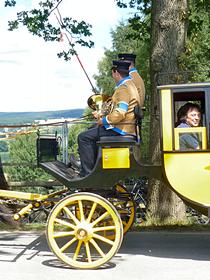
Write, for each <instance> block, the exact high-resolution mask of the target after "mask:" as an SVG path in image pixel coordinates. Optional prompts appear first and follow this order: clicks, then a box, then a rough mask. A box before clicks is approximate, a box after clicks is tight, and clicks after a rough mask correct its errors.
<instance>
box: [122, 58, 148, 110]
mask: <svg viewBox="0 0 210 280" xmlns="http://www.w3.org/2000/svg"><path fill="white" fill-rule="evenodd" d="M118 58H119V59H120V60H122V61H127V62H129V63H130V66H129V76H130V77H131V79H132V80H133V82H134V84H135V86H136V88H137V90H138V93H139V97H140V107H143V105H144V99H145V85H144V81H143V79H142V77H141V75H140V74H139V72H138V71H137V69H136V67H135V61H136V55H135V54H133V53H120V54H118Z"/></svg>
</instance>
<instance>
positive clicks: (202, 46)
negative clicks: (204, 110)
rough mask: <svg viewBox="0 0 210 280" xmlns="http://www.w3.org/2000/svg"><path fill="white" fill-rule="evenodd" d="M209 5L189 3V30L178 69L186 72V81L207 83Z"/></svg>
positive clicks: (208, 73) (204, 2)
mask: <svg viewBox="0 0 210 280" xmlns="http://www.w3.org/2000/svg"><path fill="white" fill-rule="evenodd" d="M209 8H210V3H209V2H208V1H193V0H191V1H190V13H189V28H188V37H187V42H186V47H185V52H183V54H182V55H181V56H180V58H179V63H180V68H181V69H183V70H187V71H188V81H190V82H198V81H199V82H202V81H209V78H210V72H209V69H210V68H209V64H210V55H209V54H210V17H209Z"/></svg>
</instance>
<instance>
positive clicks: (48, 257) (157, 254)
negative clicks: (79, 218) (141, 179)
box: [0, 231, 210, 280]
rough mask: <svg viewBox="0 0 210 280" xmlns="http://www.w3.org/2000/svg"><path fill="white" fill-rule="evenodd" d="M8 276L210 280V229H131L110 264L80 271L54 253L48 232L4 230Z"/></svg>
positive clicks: (1, 266) (1, 264) (1, 251)
mask: <svg viewBox="0 0 210 280" xmlns="http://www.w3.org/2000/svg"><path fill="white" fill-rule="evenodd" d="M0 279H4V280H14V279H16V280H28V279H30V280H37V279H38V280H39V279H40V280H46V279H50V280H54V279H57V280H63V279H65V280H66V279H71V280H80V279H82V280H85V279H87V280H96V279H97V280H108V279H114V280H137V279H138V280H150V279H151V280H200V279H204V280H210V233H208V232H200V233H198V232H193V233H191V232H167V231H159V232H158V231H154V232H129V233H128V234H127V235H126V236H125V237H124V241H123V244H122V246H121V249H120V251H119V252H118V254H116V255H115V256H114V257H113V258H112V260H111V262H110V263H109V264H107V266H106V268H100V269H97V270H75V269H70V268H67V267H65V266H64V265H63V264H61V263H60V262H59V261H58V260H57V259H56V257H55V256H54V255H53V254H52V253H51V252H50V250H49V248H48V245H47V243H46V239H45V236H44V234H41V233H27V232H16V233H8V232H0Z"/></svg>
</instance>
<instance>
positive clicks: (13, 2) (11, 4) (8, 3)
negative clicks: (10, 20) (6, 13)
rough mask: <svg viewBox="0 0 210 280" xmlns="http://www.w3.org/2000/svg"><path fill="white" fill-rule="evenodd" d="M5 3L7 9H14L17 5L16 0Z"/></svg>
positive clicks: (8, 0)
mask: <svg viewBox="0 0 210 280" xmlns="http://www.w3.org/2000/svg"><path fill="white" fill-rule="evenodd" d="M4 3H5V4H4V5H5V7H14V6H15V5H16V1H14V0H7V1H5V2H4Z"/></svg>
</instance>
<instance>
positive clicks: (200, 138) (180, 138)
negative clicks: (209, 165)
mask: <svg viewBox="0 0 210 280" xmlns="http://www.w3.org/2000/svg"><path fill="white" fill-rule="evenodd" d="M174 130H175V133H174V134H175V150H180V151H190V150H205V149H206V148H207V143H206V128H205V127H194V128H175V129H174Z"/></svg>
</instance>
